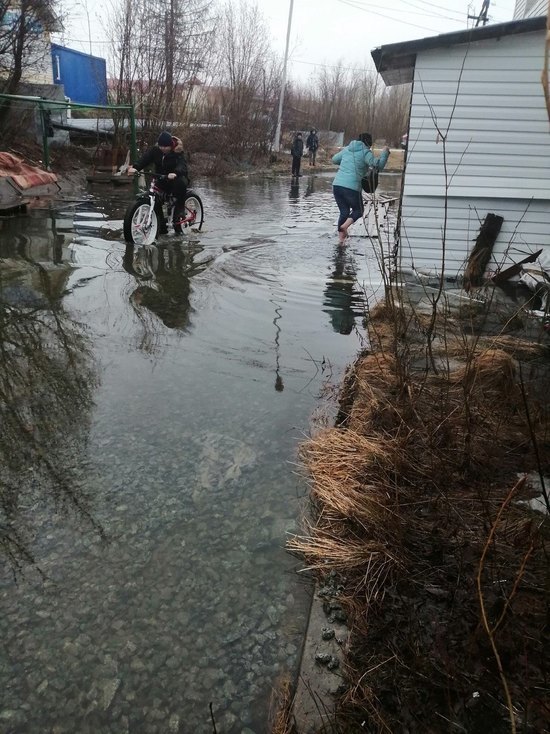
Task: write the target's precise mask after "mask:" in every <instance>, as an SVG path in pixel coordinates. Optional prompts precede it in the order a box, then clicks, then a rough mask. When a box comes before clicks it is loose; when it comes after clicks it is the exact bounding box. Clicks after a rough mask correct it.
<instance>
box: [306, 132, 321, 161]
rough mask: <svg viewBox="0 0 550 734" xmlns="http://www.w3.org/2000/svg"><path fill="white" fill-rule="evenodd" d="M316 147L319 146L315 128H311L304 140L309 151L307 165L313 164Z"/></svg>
mask: <svg viewBox="0 0 550 734" xmlns="http://www.w3.org/2000/svg"><path fill="white" fill-rule="evenodd" d="M318 147H319V137H318V135H317V130H315V128H313V130H310V131H309V135H308V136H307V140H306V148H307V149H308V151H309V165H310V166H314V165H315V158H316V157H317V148H318Z"/></svg>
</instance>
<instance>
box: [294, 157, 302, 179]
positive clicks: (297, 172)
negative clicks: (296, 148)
mask: <svg viewBox="0 0 550 734" xmlns="http://www.w3.org/2000/svg"><path fill="white" fill-rule="evenodd" d="M301 162H302V156H301V155H293V156H292V175H293V176H299V175H300V164H301Z"/></svg>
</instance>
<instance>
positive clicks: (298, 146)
mask: <svg viewBox="0 0 550 734" xmlns="http://www.w3.org/2000/svg"><path fill="white" fill-rule="evenodd" d="M290 153H291V155H292V175H293V176H301V175H302V174H301V173H300V164H301V162H302V155H303V153H304V141H303V139H302V133H296V135H295V136H294V140H293V141H292V146H291V148H290Z"/></svg>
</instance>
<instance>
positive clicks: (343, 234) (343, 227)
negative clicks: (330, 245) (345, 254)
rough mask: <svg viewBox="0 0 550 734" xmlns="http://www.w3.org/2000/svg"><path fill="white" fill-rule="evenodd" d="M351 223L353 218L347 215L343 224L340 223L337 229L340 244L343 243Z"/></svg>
mask: <svg viewBox="0 0 550 734" xmlns="http://www.w3.org/2000/svg"><path fill="white" fill-rule="evenodd" d="M352 224H353V219H352V218H351V217H348V218H347V219H346V221H345V222H344V224H342V225H341V226H340V227H339V229H338V239H339V240H340V244H343V243H344V242H345V241H346V237H347V236H348V229H349V227H351V225H352Z"/></svg>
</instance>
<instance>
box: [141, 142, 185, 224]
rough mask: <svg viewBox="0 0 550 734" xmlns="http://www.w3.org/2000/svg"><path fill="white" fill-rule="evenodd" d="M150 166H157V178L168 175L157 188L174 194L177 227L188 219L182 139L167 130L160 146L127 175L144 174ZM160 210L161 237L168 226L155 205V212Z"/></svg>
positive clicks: (150, 149) (152, 150) (146, 153)
mask: <svg viewBox="0 0 550 734" xmlns="http://www.w3.org/2000/svg"><path fill="white" fill-rule="evenodd" d="M151 164H153V165H154V170H155V173H156V174H157V175H162V176H166V178H165V179H163V180H162V181H158V182H157V186H158V188H159V189H162V191H166V193H171V194H173V195H174V197H175V199H176V205H175V207H174V214H173V220H174V224H178V223H179V222H180V221H181V220H182V219H183V218H184V217H185V196H186V194H187V186H188V185H189V173H188V171H187V162H186V160H185V155H184V153H183V144H182V142H181V140H180V139H179V138H176V137H175V136H173V135H171V134H170V133H169V132H167V131H166V130H165V131H164V132H162V133H161V134H160V135H159V137H158V140H157V144H156V145H153V146H152V147H151V148H149V149H148V150H146V151H145V153H144V154H143V155H142V156H141V158H140V159H139V160H138V161H136V162H135V163H134V164H132V165H131V166H130V167H129V168H128V175H129V176H131V175H132V174H134V173H136V172H137V171H142V170H143V169H144V168H147V166H150V165H151ZM157 208H158V211H156V213H157V217H158V220H159V223H160V230H159V234H166V232H167V229H166V224H165V223H164V217H163V215H162V206H161V205H160V203H159V202H157V204H155V210H157Z"/></svg>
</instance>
